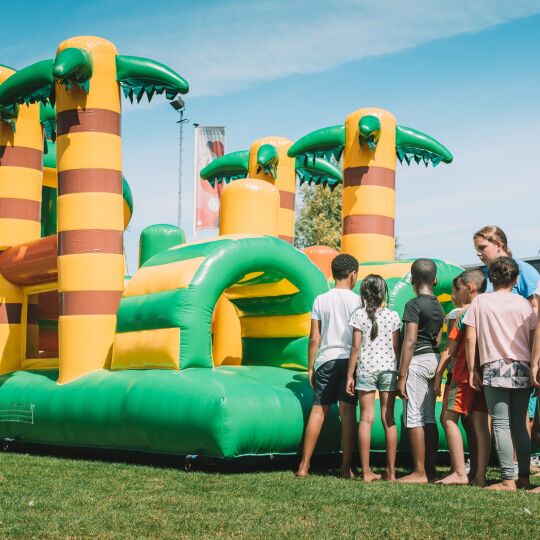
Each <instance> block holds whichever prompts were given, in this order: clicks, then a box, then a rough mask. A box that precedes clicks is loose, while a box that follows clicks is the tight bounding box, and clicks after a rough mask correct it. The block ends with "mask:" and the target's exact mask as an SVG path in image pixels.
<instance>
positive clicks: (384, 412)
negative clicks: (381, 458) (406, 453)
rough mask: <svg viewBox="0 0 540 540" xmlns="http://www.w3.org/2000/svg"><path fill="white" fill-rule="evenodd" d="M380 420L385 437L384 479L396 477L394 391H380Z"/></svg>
mask: <svg viewBox="0 0 540 540" xmlns="http://www.w3.org/2000/svg"><path fill="white" fill-rule="evenodd" d="M379 395H380V404H381V420H382V423H383V426H384V435H385V438H386V477H385V479H386V480H395V479H396V453H397V428H396V420H395V417H394V405H395V402H396V393H395V392H381V393H380V394H379Z"/></svg>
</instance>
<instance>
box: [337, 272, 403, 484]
mask: <svg viewBox="0 0 540 540" xmlns="http://www.w3.org/2000/svg"><path fill="white" fill-rule="evenodd" d="M360 296H361V299H362V306H361V307H360V308H358V309H357V310H356V311H355V312H354V313H353V314H352V316H351V320H350V321H349V324H350V325H351V326H352V327H353V344H352V347H351V354H350V356H349V369H348V372H347V392H348V393H349V394H351V395H354V392H355V390H356V391H357V392H358V399H359V401H360V425H359V428H358V439H359V440H358V443H359V449H360V462H361V466H362V478H363V480H364V481H365V482H372V481H373V480H380V479H381V475H380V474H375V473H373V472H372V471H371V468H370V465H369V453H370V449H371V428H372V426H373V421H374V419H375V392H376V391H377V390H378V391H379V398H380V409H381V421H382V424H383V426H384V433H385V437H386V475H385V479H386V480H395V479H396V478H395V463H396V451H397V429H396V423H395V420H394V404H395V399H396V381H397V371H398V358H399V329H400V320H399V315H398V314H397V313H396V312H395V311H391V310H389V309H387V308H386V307H385V306H386V299H387V297H388V287H387V285H386V282H385V281H384V279H383V278H382V277H381V276H378V275H375V274H370V275H368V276H366V277H365V278H364V280H363V281H362V284H361V286H360ZM355 369H356V384H355V380H354V372H355Z"/></svg>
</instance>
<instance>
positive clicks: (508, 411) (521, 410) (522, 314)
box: [464, 257, 537, 491]
mask: <svg viewBox="0 0 540 540" xmlns="http://www.w3.org/2000/svg"><path fill="white" fill-rule="evenodd" d="M488 273H489V279H490V281H491V282H492V283H493V292H490V293H486V294H481V295H479V296H477V297H476V298H475V299H474V300H473V301H472V303H471V305H470V307H469V309H468V311H467V314H466V315H465V318H464V323H465V324H466V325H467V327H468V328H467V331H466V342H465V345H466V349H465V350H466V354H467V364H468V366H469V370H470V374H469V384H470V385H471V386H472V387H473V388H474V389H480V386H481V385H483V386H484V393H485V396H486V402H487V406H488V409H489V413H490V414H491V416H492V419H493V431H494V434H495V442H496V448H497V456H498V457H499V462H500V467H501V477H502V481H501V482H500V483H498V484H495V485H493V486H490V488H491V489H500V490H507V491H515V489H516V487H529V486H530V484H529V467H530V459H531V440H530V438H529V434H528V432H527V426H526V415H527V407H528V403H529V396H530V393H531V381H530V373H531V369H530V362H531V341H532V332H533V330H534V328H535V326H536V321H537V317H536V313H535V312H534V310H533V308H532V306H531V304H530V303H529V302H528V301H527V300H525V299H524V298H523V297H521V296H519V295H517V294H512V289H513V287H514V286H515V284H516V282H517V279H518V275H519V267H518V265H517V263H516V261H514V259H511V258H510V257H498V258H497V259H495V260H494V261H493V262H492V263H491V264H490V265H489V270H488ZM477 344H478V351H479V359H480V366H481V367H482V368H483V374H482V377H481V378H480V373H479V371H478V368H477V367H476V366H475V360H474V359H475V349H476V345H477ZM512 440H513V442H514V445H515V447H516V453H517V459H518V466H519V472H518V480H517V483H516V481H515V480H514V459H513V445H512Z"/></svg>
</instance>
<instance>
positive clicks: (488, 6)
mask: <svg viewBox="0 0 540 540" xmlns="http://www.w3.org/2000/svg"><path fill="white" fill-rule="evenodd" d="M539 12H540V1H538V0H534V1H531V0H516V1H514V2H507V1H506V0H505V1H502V0H476V1H474V2H468V3H464V2H456V1H455V0H439V1H433V0H408V1H407V2H404V1H402V0H379V1H378V2H373V1H371V0H327V1H318V0H313V1H305V0H296V1H294V0H293V1H291V0H274V1H259V2H253V3H251V4H248V3H246V2H244V1H243V0H230V1H227V2H221V3H219V4H218V5H216V6H212V7H208V6H206V5H205V3H200V4H198V5H197V7H193V6H190V9H189V10H185V11H182V22H181V23H180V24H178V25H175V24H174V21H175V19H174V16H170V15H169V16H167V19H162V16H154V18H153V19H152V18H151V19H149V20H148V19H145V26H144V27H140V26H139V24H137V22H136V21H132V24H131V25H128V27H127V29H126V34H125V37H124V38H123V39H124V40H125V42H129V41H131V40H134V39H136V40H137V43H140V42H141V41H142V38H143V37H144V34H145V29H146V32H149V31H154V30H155V28H156V27H161V28H162V30H161V31H160V32H159V34H158V35H156V33H155V32H154V34H153V35H152V38H151V39H148V40H144V41H145V42H146V43H148V46H147V47H148V48H147V49H146V52H148V53H149V55H151V56H152V57H154V58H160V59H162V60H163V61H165V62H167V63H169V65H171V66H173V67H175V68H176V69H177V70H178V71H179V72H180V73H182V74H183V75H185V76H186V78H187V79H188V80H189V81H190V84H191V88H192V91H191V95H192V96H193V95H220V94H223V93H226V92H229V91H234V90H238V89H242V88H247V87H249V86H252V85H254V84H259V83H263V82H265V81H271V80H275V79H278V78H281V77H285V76H288V75H293V74H298V73H303V74H307V73H317V72H322V71H325V70H328V69H330V68H332V67H335V66H337V65H339V64H343V63H345V62H350V61H355V60H359V59H362V58H366V57H372V56H379V55H384V54H388V53H393V52H396V51H399V50H403V49H407V48H411V47H416V46H418V45H421V44H423V43H426V42H429V41H432V40H435V39H441V38H447V37H451V36H456V35H458V34H462V33H466V32H478V31H481V30H485V29H487V28H491V27H493V26H495V25H498V24H502V23H505V22H508V21H511V20H513V19H516V18H520V17H527V16H530V15H533V14H535V13H539ZM171 27H174V30H169V31H167V30H163V28H167V29H169V28H171ZM130 33H131V37H130ZM141 34H142V35H141ZM134 47H136V44H135V43H133V44H132V45H131V46H130V49H131V50H133V49H134ZM139 47H140V45H139ZM150 53H151V54H150Z"/></svg>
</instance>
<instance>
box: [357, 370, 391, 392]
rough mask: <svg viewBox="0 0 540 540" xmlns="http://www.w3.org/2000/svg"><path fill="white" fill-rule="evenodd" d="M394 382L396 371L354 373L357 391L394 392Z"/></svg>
mask: <svg viewBox="0 0 540 540" xmlns="http://www.w3.org/2000/svg"><path fill="white" fill-rule="evenodd" d="M396 384H397V371H378V372H376V373H357V374H356V390H358V391H359V392H375V390H378V391H379V392H395V391H396Z"/></svg>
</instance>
